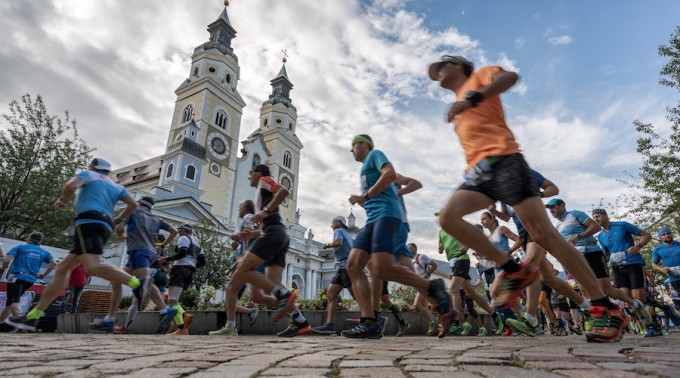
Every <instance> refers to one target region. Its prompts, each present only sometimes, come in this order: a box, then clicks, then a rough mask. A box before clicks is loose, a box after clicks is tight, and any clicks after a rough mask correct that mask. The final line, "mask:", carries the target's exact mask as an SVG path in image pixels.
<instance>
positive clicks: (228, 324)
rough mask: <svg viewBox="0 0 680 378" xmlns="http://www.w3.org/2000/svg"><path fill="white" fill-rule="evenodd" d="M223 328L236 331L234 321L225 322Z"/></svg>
mask: <svg viewBox="0 0 680 378" xmlns="http://www.w3.org/2000/svg"><path fill="white" fill-rule="evenodd" d="M225 327H227V328H229V329H236V320H227V324H226V325H225Z"/></svg>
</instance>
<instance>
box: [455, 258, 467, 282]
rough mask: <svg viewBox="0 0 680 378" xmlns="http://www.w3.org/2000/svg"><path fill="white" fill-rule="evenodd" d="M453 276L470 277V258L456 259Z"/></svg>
mask: <svg viewBox="0 0 680 378" xmlns="http://www.w3.org/2000/svg"><path fill="white" fill-rule="evenodd" d="M451 276H452V277H463V278H464V279H466V280H469V279H470V259H462V260H458V261H456V263H455V264H454V265H453V268H452V269H451Z"/></svg>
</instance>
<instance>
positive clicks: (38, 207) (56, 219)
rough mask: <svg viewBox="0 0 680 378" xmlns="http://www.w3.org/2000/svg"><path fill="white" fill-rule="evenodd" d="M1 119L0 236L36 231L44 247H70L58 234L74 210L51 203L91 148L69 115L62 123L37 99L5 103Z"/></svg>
mask: <svg viewBox="0 0 680 378" xmlns="http://www.w3.org/2000/svg"><path fill="white" fill-rule="evenodd" d="M2 118H3V119H4V120H5V121H6V122H7V124H8V125H9V127H8V128H7V130H5V131H0V235H2V236H5V237H9V238H13V239H20V240H21V239H25V238H26V237H27V236H28V235H29V234H30V233H31V231H33V230H38V231H41V232H42V233H44V234H45V240H44V244H48V245H51V246H55V247H63V248H68V247H70V244H71V242H70V239H69V238H67V237H66V236H64V235H63V231H64V230H65V229H66V228H67V227H68V226H69V225H70V224H71V220H72V218H73V208H72V207H71V206H67V207H66V208H64V209H58V208H56V207H55V206H54V202H55V201H56V199H57V198H58V197H59V195H60V194H61V188H62V185H63V184H64V182H66V181H67V180H68V179H70V178H71V177H72V176H73V175H74V174H75V172H76V171H77V170H78V169H83V168H85V167H86V166H87V164H88V163H89V160H90V158H91V156H90V153H91V152H92V149H90V148H89V147H88V146H87V144H86V143H85V141H83V140H82V139H80V138H79V137H78V130H77V128H76V121H75V120H72V119H71V118H70V117H69V114H68V112H66V113H65V115H64V118H63V119H62V118H58V117H57V116H54V115H50V114H49V113H48V112H47V108H46V107H45V104H44V103H43V100H42V97H41V96H40V95H38V96H37V97H36V98H35V100H33V98H32V97H31V95H29V94H25V95H23V96H22V97H21V102H18V101H16V100H15V101H12V102H10V104H9V114H3V116H2Z"/></svg>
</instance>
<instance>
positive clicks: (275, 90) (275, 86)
mask: <svg viewBox="0 0 680 378" xmlns="http://www.w3.org/2000/svg"><path fill="white" fill-rule="evenodd" d="M281 52H282V53H283V59H282V61H283V64H282V65H281V69H280V70H279V73H278V74H277V75H276V77H274V79H272V81H271V85H272V94H271V95H269V100H268V102H271V103H273V104H277V103H282V104H284V105H286V106H287V107H290V106H292V100H291V99H290V91H291V89H293V84H292V83H291V82H290V79H288V72H286V62H287V61H288V58H287V57H288V54H286V50H281Z"/></svg>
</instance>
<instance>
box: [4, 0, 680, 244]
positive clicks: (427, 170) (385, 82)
mask: <svg viewBox="0 0 680 378" xmlns="http://www.w3.org/2000/svg"><path fill="white" fill-rule="evenodd" d="M650 4H651V5H650ZM222 9H223V8H222V2H221V1H215V0H196V1H192V2H191V6H189V5H188V2H186V1H181V0H145V1H143V0H135V1H129V2H124V3H122V2H121V3H120V4H119V3H116V2H82V1H77V0H54V1H47V0H41V1H31V2H3V3H1V4H0V17H1V18H2V19H3V23H2V24H1V25H0V33H2V35H4V36H6V37H5V41H4V42H3V44H2V45H0V66H2V67H3V70H0V88H2V89H1V90H0V112H1V113H5V112H6V110H7V103H9V101H11V100H12V99H18V98H19V97H20V96H21V95H22V94H23V93H26V92H29V93H32V94H37V93H40V94H42V95H43V96H44V99H45V102H46V104H47V106H48V109H49V110H50V111H51V112H52V113H55V114H59V113H61V112H62V111H63V110H66V109H68V110H69V111H70V113H71V115H72V116H74V117H75V118H76V119H77V120H78V121H79V127H80V133H81V136H83V137H84V138H85V139H86V140H87V141H88V143H89V144H90V145H91V146H93V147H96V148H97V149H98V151H97V154H98V155H101V156H105V157H107V158H108V159H109V160H111V161H112V163H113V164H114V166H116V167H120V166H124V165H128V164H131V163H134V162H137V161H140V160H144V159H148V158H151V157H153V156H157V155H160V154H162V153H163V152H164V148H165V142H166V138H167V131H168V129H169V127H170V121H171V116H172V111H173V107H174V101H175V95H174V93H173V91H174V89H175V88H177V86H179V84H180V83H181V82H182V81H183V80H184V79H185V78H186V77H188V75H189V65H190V58H191V53H192V52H193V48H194V47H195V46H198V45H200V44H202V43H203V42H205V41H206V40H207V38H208V33H207V32H206V26H207V25H208V24H209V23H211V22H212V21H214V20H215V19H216V18H217V17H218V16H219V14H220V12H221V11H222ZM228 12H229V17H230V20H231V22H232V25H233V26H234V28H235V29H236V30H237V32H238V34H237V37H236V39H234V41H233V46H234V51H235V53H236V55H237V56H238V57H239V64H240V65H241V78H240V80H239V83H238V90H239V92H240V93H241V95H242V96H243V97H244V99H245V100H246V102H247V107H246V108H245V109H244V114H243V119H242V122H241V139H244V138H245V137H246V136H247V135H248V134H249V133H250V132H252V131H253V130H254V129H255V127H257V124H258V120H257V117H258V115H259V108H260V105H261V104H262V102H263V101H264V100H265V99H266V98H267V96H268V95H269V93H270V92H271V87H270V86H269V80H271V78H273V77H274V76H275V75H276V73H277V72H278V70H279V69H280V67H281V60H280V59H281V53H280V50H282V49H286V50H287V51H288V53H289V55H290V57H289V61H288V63H287V71H288V74H289V77H290V79H291V81H292V82H293V84H294V88H293V91H292V93H291V98H292V99H293V103H294V104H295V105H296V107H297V109H298V114H299V122H298V136H299V137H300V139H301V140H302V143H303V144H304V145H305V148H304V149H303V150H302V154H303V155H302V156H303V157H302V162H301V166H300V170H301V178H300V181H299V185H300V195H299V198H298V200H299V207H300V208H301V209H302V214H303V216H302V220H301V221H302V223H303V224H304V225H305V226H307V227H309V228H312V229H314V233H315V234H316V239H317V240H320V241H328V239H329V238H330V237H331V232H330V228H329V227H328V226H329V223H330V219H332V217H333V216H335V215H337V214H343V215H346V214H348V213H349V211H350V208H351V206H350V205H349V203H348V202H347V198H348V196H349V195H350V194H351V193H355V192H357V190H358V186H359V185H358V183H359V169H360V166H359V165H358V163H356V162H354V161H353V159H352V157H351V155H350V154H349V152H348V146H349V140H350V138H351V136H352V135H353V134H357V133H363V132H367V133H369V134H371V135H373V136H374V139H375V140H376V144H377V146H378V148H381V149H382V150H383V151H384V152H385V153H386V154H387V155H388V157H389V158H390V159H391V160H392V161H393V163H394V164H395V166H396V167H397V170H398V171H400V172H401V173H403V174H405V175H407V176H412V177H414V178H417V179H419V180H420V181H422V182H423V184H424V188H423V189H422V190H420V191H418V192H416V193H413V194H412V195H409V196H408V197H407V199H406V203H407V206H408V208H409V215H410V218H411V223H412V230H413V231H412V240H413V241H415V242H416V243H418V244H419V245H421V247H422V248H421V250H422V251H423V252H426V253H428V254H431V255H436V253H435V252H434V251H435V250H436V249H435V248H436V247H435V245H436V233H437V223H436V220H435V218H434V217H433V216H432V213H433V212H434V211H436V210H437V209H438V208H439V207H440V206H441V205H442V203H443V201H444V199H445V198H446V197H447V196H448V195H449V194H450V192H451V190H453V188H455V187H457V186H458V185H459V183H460V182H461V178H462V171H463V169H464V167H465V163H464V159H463V154H462V151H461V149H460V144H459V143H458V139H457V137H456V136H455V134H454V133H453V131H452V128H451V125H448V124H446V123H444V122H443V115H444V113H445V112H446V109H447V106H448V105H449V104H450V102H451V101H452V99H453V97H452V95H451V94H448V93H446V92H445V91H443V90H442V89H441V88H439V87H438V86H437V85H436V83H433V82H431V81H429V80H428V78H427V76H426V74H425V72H426V68H427V65H428V64H429V63H430V62H432V61H434V60H436V59H437V58H438V57H439V56H440V55H441V54H442V53H456V54H463V55H466V56H468V57H469V58H470V59H471V60H473V61H474V62H475V63H476V64H477V66H483V65H488V64H498V65H501V66H502V67H504V68H505V69H508V70H513V71H516V72H518V73H519V74H520V76H521V78H522V80H521V81H520V83H519V84H517V85H516V86H515V87H514V88H513V89H512V90H511V91H510V92H508V93H506V94H505V95H504V96H503V101H504V103H505V105H506V115H507V119H508V123H509V125H510V127H511V129H512V130H513V132H514V133H515V135H516V136H517V139H518V140H519V142H520V144H521V146H522V148H523V150H524V153H525V155H526V156H527V159H528V160H529V162H530V164H531V165H532V166H533V167H535V168H537V169H538V170H539V171H541V172H542V173H544V175H546V176H547V177H548V178H550V179H551V180H552V181H554V182H555V183H556V184H557V185H558V186H560V188H561V189H562V193H561V197H562V198H564V199H565V201H566V202H567V206H568V208H577V209H580V210H584V211H588V210H590V209H591V208H592V206H593V204H596V203H598V202H600V201H604V202H612V203H613V202H615V201H616V199H617V198H618V197H619V196H620V195H621V194H623V193H626V192H627V191H628V189H627V188H626V187H625V186H623V185H622V184H621V183H620V182H618V181H617V179H618V178H622V177H624V171H626V170H628V171H631V172H635V171H636V170H637V168H638V167H639V165H640V158H639V156H637V154H636V153H635V139H636V135H635V133H634V129H633V125H632V122H633V120H635V119H641V120H643V121H647V122H653V123H655V124H656V125H658V126H660V127H661V129H662V130H664V127H665V128H666V129H667V126H664V122H663V121H664V112H665V107H666V106H672V105H675V104H676V103H677V100H678V96H677V93H675V92H674V91H672V90H670V89H667V88H663V87H661V86H659V85H658V72H659V70H660V68H661V67H662V65H663V64H664V60H662V59H661V58H660V57H659V56H658V54H657V48H658V46H659V45H660V44H665V43H667V41H668V39H669V36H670V35H671V33H672V32H673V30H674V29H675V27H676V25H677V24H680V21H678V20H680V7H678V5H677V2H676V1H655V2H642V1H616V2H614V1H599V2H595V1H512V2H511V1H434V0H418V1H415V0H412V1H405V0H376V1H362V2H358V1H356V0H354V1H352V0H348V1H308V0H289V1H285V2H282V1H274V0H233V1H231V5H230V6H229V8H228ZM4 127H6V125H5V123H4V121H0V129H1V128H4ZM615 210H616V211H615V212H619V213H624V212H625V206H623V205H622V204H620V208H618V209H615ZM353 211H354V213H355V214H356V215H357V216H358V217H359V221H360V222H361V221H363V219H365V217H364V215H363V211H361V209H359V208H355V209H353ZM477 219H478V215H477V214H473V215H471V216H470V217H469V218H468V220H469V221H471V222H474V221H476V220H477Z"/></svg>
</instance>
